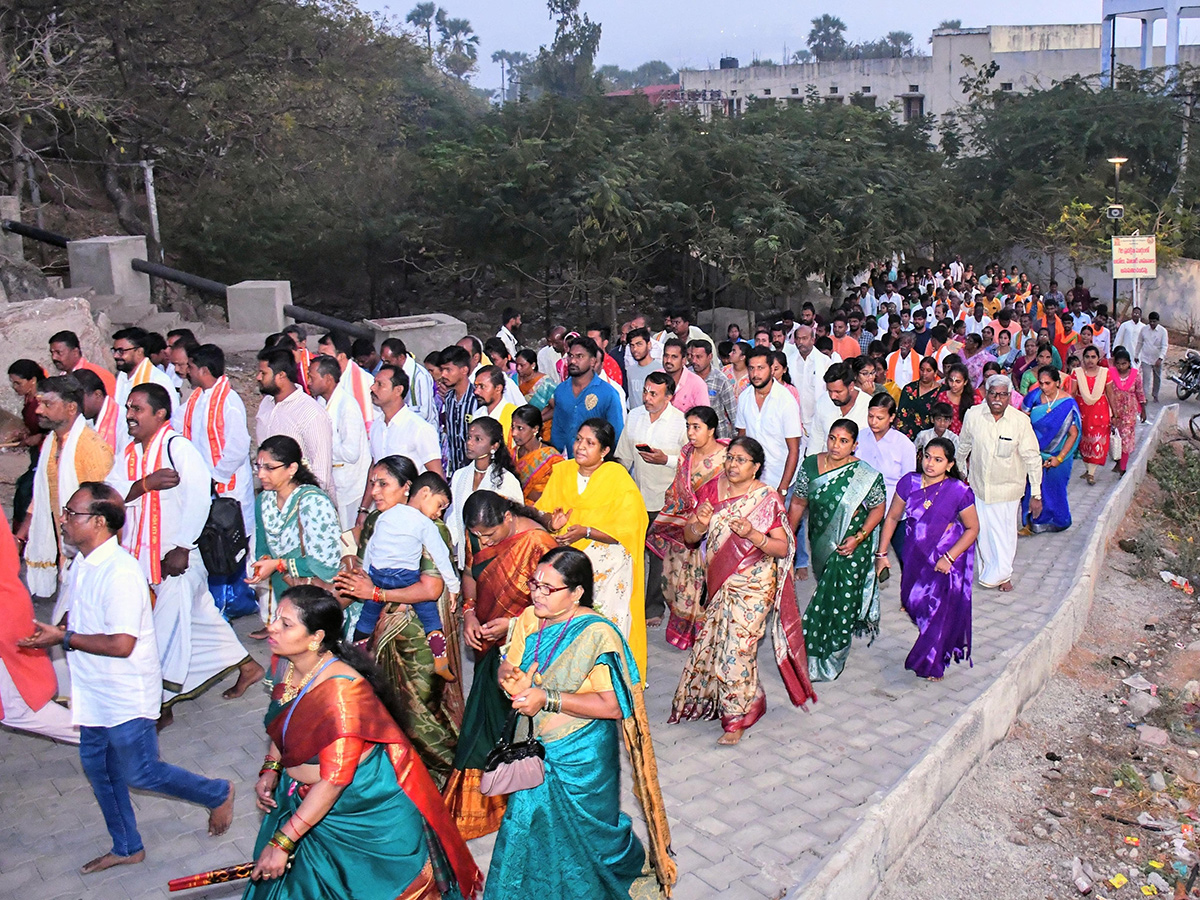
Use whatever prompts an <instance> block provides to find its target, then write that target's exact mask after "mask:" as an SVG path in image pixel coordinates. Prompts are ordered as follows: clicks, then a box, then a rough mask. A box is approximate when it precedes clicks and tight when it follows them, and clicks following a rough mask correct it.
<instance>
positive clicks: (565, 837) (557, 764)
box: [484, 547, 675, 900]
mask: <svg viewBox="0 0 1200 900" xmlns="http://www.w3.org/2000/svg"><path fill="white" fill-rule="evenodd" d="M592 580H593V573H592V564H591V561H590V560H589V559H588V557H587V556H586V555H585V554H584V553H582V552H581V551H579V550H576V549H574V548H572V547H560V548H557V549H554V550H551V551H550V552H549V553H547V554H546V555H545V556H544V557H542V560H541V562H540V563H539V564H538V567H537V568H536V569H535V570H534V575H533V578H532V579H530V581H529V589H530V597H531V599H532V604H533V605H532V606H531V607H529V608H527V609H525V610H524V611H523V612H522V613H521V614H520V615H519V616H517V617H516V618H515V619H513V621H512V624H511V625H510V628H509V634H508V643H507V644H506V645H505V646H504V647H503V648H502V652H503V654H504V656H503V661H502V662H501V664H500V686H501V688H503V689H504V691H505V693H506V694H507V695H508V696H510V697H511V698H512V708H513V709H515V710H517V711H518V712H520V713H521V714H523V715H527V716H532V717H533V728H534V731H535V733H536V734H537V736H538V740H539V741H540V742H541V743H542V745H543V746H544V747H545V753H546V756H545V780H544V781H543V782H542V783H541V784H540V785H537V786H536V787H532V788H529V789H527V790H521V791H516V792H515V793H513V794H510V795H509V797H508V807H507V809H506V810H505V813H504V820H503V821H502V822H501V825H500V833H499V835H498V836H497V838H496V847H495V851H494V852H493V854H492V862H491V866H490V868H489V870H488V880H487V886H486V888H485V890H484V897H485V900H486V898H493V900H550V898H553V900H618V898H620V900H625V898H643V897H657V896H659V893H660V890H665V891H667V892H668V893H669V890H670V887H671V885H672V884H674V882H675V865H674V863H673V862H671V860H670V858H669V850H668V848H669V846H670V842H671V839H670V832H669V829H668V826H667V818H666V814H665V813H664V811H663V805H662V794H661V793H660V791H659V788H658V774H657V768H656V764H655V760H654V747H653V745H652V744H651V742H650V728H649V723H648V721H647V718H646V707H645V705H644V703H643V702H642V690H641V686H640V683H639V676H638V671H637V664H636V663H635V662H634V660H633V654H632V652H631V651H630V649H629V645H628V644H627V643H626V642H625V639H624V637H622V635H621V632H620V630H619V629H618V628H617V627H616V626H615V625H614V624H613V623H612V622H610V621H608V620H607V619H605V618H604V617H603V616H600V615H598V614H596V613H595V612H593V611H592V608H591V607H592ZM617 720H621V726H620V730H621V731H623V734H624V742H625V745H626V747H627V748H628V750H629V754H630V762H631V763H632V772H633V793H634V796H636V797H637V798H638V800H639V801H640V802H641V805H642V810H643V812H644V813H645V816H646V824H647V828H648V829H649V836H650V848H649V853H648V854H647V852H646V850H645V849H644V848H643V847H642V843H641V841H639V840H638V838H637V836H636V835H635V834H634V833H633V828H632V823H631V822H630V819H629V816H628V815H626V814H625V813H623V812H622V811H621V793H620V772H621V766H620V759H619V756H620V743H621V739H620V736H619V729H618V723H617ZM522 732H523V727H521V728H520V729H519V733H522Z"/></svg>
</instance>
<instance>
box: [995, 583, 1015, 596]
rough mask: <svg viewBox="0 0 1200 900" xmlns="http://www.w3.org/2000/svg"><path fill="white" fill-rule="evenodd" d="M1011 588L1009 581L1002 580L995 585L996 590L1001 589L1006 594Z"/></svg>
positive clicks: (1011, 584)
mask: <svg viewBox="0 0 1200 900" xmlns="http://www.w3.org/2000/svg"><path fill="white" fill-rule="evenodd" d="M1012 589H1013V583H1012V582H1011V581H1002V582H1000V583H999V584H998V585H996V590H998V591H1003V592H1004V593H1006V594H1007V593H1008V592H1009V591H1011V590H1012Z"/></svg>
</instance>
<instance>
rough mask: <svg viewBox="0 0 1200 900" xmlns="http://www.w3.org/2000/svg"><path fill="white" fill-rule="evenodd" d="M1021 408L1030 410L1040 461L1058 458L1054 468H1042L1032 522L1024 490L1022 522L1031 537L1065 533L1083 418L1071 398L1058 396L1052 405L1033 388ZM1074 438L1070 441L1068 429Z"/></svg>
mask: <svg viewBox="0 0 1200 900" xmlns="http://www.w3.org/2000/svg"><path fill="white" fill-rule="evenodd" d="M1024 406H1025V408H1026V409H1027V410H1029V421H1030V423H1031V424H1032V425H1033V433H1034V434H1035V435H1037V440H1038V447H1039V448H1040V449H1041V452H1042V460H1043V462H1044V461H1045V460H1048V459H1050V458H1051V457H1058V458H1060V459H1061V460H1062V462H1061V463H1059V464H1058V465H1057V466H1051V467H1047V468H1043V469H1042V514H1041V515H1040V516H1038V517H1037V518H1036V519H1031V517H1030V510H1029V500H1030V496H1031V494H1032V492H1031V490H1030V488H1029V487H1028V486H1026V488H1025V499H1024V500H1023V501H1021V521H1022V522H1024V523H1026V524H1028V525H1029V527H1030V529H1031V530H1032V531H1033V533H1034V534H1042V533H1043V532H1047V531H1065V530H1066V529H1068V528H1070V527H1071V505H1070V502H1069V501H1068V499H1067V487H1068V485H1070V483H1071V466H1072V461H1073V457H1074V455H1075V448H1076V447H1078V446H1079V440H1080V438H1081V437H1082V435H1083V419H1082V416H1081V415H1080V412H1079V405H1078V404H1077V403H1076V402H1075V400H1074V398H1072V397H1068V396H1066V395H1065V394H1063V393H1061V392H1060V393H1059V396H1058V399H1057V400H1055V401H1054V402H1053V403H1045V402H1043V400H1042V389H1041V388H1034V389H1033V390H1032V391H1030V392H1029V394H1028V395H1027V396H1026V397H1025V403H1024ZM1072 426H1074V427H1075V437H1074V438H1073V439H1070V431H1071V427H1072Z"/></svg>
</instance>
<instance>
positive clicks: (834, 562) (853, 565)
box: [788, 419, 887, 681]
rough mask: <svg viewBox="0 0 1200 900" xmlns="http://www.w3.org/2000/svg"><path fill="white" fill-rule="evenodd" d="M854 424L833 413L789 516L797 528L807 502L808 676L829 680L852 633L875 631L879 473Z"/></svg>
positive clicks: (803, 471)
mask: <svg viewBox="0 0 1200 900" xmlns="http://www.w3.org/2000/svg"><path fill="white" fill-rule="evenodd" d="M857 445H858V426H857V425H856V424H855V423H854V422H852V421H850V420H849V419H838V420H837V421H836V422H834V423H833V426H832V427H831V428H830V429H829V442H828V444H827V445H826V446H827V449H826V450H825V451H824V452H822V453H817V454H814V455H813V456H808V457H805V459H804V462H802V463H801V464H800V471H799V473H798V474H797V475H796V483H795V485H794V487H793V491H792V502H791V505H790V506H789V507H788V518H789V519H790V521H791V525H792V529H793V531H795V529H796V527H797V526H798V525H799V524H800V518H801V517H802V516H803V515H804V511H805V510H806V509H807V510H808V531H809V536H810V540H811V542H812V564H813V573H814V574H815V575H816V578H817V588H816V590H815V591H814V592H813V596H812V599H811V600H810V601H809V603H808V609H807V610H805V612H804V644H805V649H806V650H807V653H808V676H809V678H810V679H811V680H813V681H833V680H834V679H836V678H837V677H838V676H839V675H841V674H842V669H844V668H845V666H846V659H847V657H849V655H850V642H851V639H852V638H853V637H854V636H855V635H857V636H860V637H861V636H863V635H867V636H868V637H870V638H871V640H874V638H875V635H876V634H878V633H879V584H878V581H877V580H876V577H875V566H874V565H873V564H872V560H873V558H874V555H875V551H876V548H877V547H878V546H879V532H878V531H877V530H876V529H877V528H878V527H879V523H880V522H881V521H883V514H884V502H885V500H886V499H887V493H886V491H885V490H884V484H883V476H882V475H880V474H879V473H878V472H877V471H875V470H874V469H872V468H871V467H870V466H869V465H867V464H866V463H864V462H862V461H861V460H859V459H858V458H857V457H856V456H855V455H854V451H855V448H856V447H857Z"/></svg>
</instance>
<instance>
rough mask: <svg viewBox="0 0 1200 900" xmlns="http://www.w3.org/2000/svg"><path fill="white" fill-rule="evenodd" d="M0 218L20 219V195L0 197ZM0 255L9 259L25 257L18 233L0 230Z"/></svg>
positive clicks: (16, 220) (18, 220) (15, 220)
mask: <svg viewBox="0 0 1200 900" xmlns="http://www.w3.org/2000/svg"><path fill="white" fill-rule="evenodd" d="M0 219H9V220H11V221H13V222H20V221H21V198H20V197H12V196H4V197H0ZM0 256H6V257H8V258H9V259H24V258H25V247H24V244H23V243H22V238H21V236H20V235H19V234H13V233H12V232H10V231H0Z"/></svg>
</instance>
